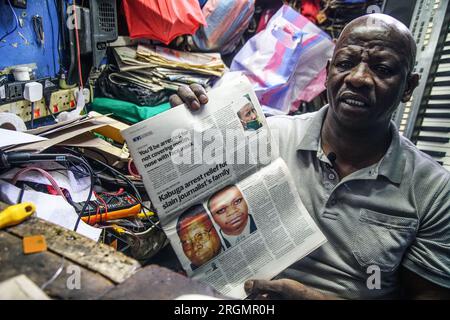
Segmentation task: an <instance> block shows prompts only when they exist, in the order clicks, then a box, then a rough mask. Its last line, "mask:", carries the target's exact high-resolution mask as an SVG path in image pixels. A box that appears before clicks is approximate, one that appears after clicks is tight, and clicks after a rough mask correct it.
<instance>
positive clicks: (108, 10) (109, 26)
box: [98, 2, 116, 32]
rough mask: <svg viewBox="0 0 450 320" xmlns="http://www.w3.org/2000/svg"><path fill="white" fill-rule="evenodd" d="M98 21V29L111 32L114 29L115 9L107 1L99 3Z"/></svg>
mask: <svg viewBox="0 0 450 320" xmlns="http://www.w3.org/2000/svg"><path fill="white" fill-rule="evenodd" d="M98 23H99V27H100V30H102V31H103V32H112V31H114V30H115V28H116V24H115V10H114V7H113V5H112V4H110V3H108V2H102V3H100V6H99V19H98Z"/></svg>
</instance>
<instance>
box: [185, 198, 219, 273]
mask: <svg viewBox="0 0 450 320" xmlns="http://www.w3.org/2000/svg"><path fill="white" fill-rule="evenodd" d="M177 233H178V237H179V238H180V241H181V245H182V247H183V251H184V253H185V255H186V257H188V259H189V260H190V261H191V262H192V264H194V265H195V266H197V267H199V266H201V265H202V264H204V263H205V262H207V261H209V260H210V259H211V258H213V257H215V256H216V255H217V254H218V253H219V252H220V250H221V248H222V245H221V243H220V238H219V235H218V234H217V231H216V229H214V226H213V224H212V221H211V220H210V218H209V216H208V214H207V213H206V211H205V209H204V208H203V206H202V205H197V206H194V207H192V208H189V209H188V210H187V211H185V212H184V213H183V214H182V215H181V216H180V217H179V218H178V222H177Z"/></svg>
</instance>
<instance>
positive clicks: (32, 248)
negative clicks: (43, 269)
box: [23, 235, 47, 254]
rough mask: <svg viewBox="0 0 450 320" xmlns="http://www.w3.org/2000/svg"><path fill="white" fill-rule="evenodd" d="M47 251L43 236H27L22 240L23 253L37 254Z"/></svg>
mask: <svg viewBox="0 0 450 320" xmlns="http://www.w3.org/2000/svg"><path fill="white" fill-rule="evenodd" d="M42 251H47V243H46V242H45V237H44V236H43V235H37V236H28V237H24V238H23V253H25V254H30V253H37V252H42Z"/></svg>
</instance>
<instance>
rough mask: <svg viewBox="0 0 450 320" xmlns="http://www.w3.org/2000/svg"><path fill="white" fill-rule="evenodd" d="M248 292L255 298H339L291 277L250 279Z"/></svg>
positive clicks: (247, 287) (247, 283) (246, 289)
mask: <svg viewBox="0 0 450 320" xmlns="http://www.w3.org/2000/svg"><path fill="white" fill-rule="evenodd" d="M244 288H245V291H246V292H247V294H248V295H249V296H250V297H251V298H253V299H255V300H265V299H275V300H281V299H283V300H339V299H340V298H339V297H337V296H333V295H328V294H324V293H322V292H319V291H317V290H315V289H313V288H310V287H308V286H305V285H303V284H302V283H300V282H297V281H294V280H290V279H279V280H249V281H246V282H245V285H244Z"/></svg>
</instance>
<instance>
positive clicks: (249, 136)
mask: <svg viewBox="0 0 450 320" xmlns="http://www.w3.org/2000/svg"><path fill="white" fill-rule="evenodd" d="M208 97H209V103H208V104H207V105H206V106H204V107H203V108H201V109H200V110H199V111H196V112H191V111H190V110H188V109H187V108H186V107H185V106H179V107H176V108H173V109H171V110H169V111H167V112H165V113H163V114H160V115H159V116H156V117H154V118H151V119H148V120H146V121H143V122H140V123H138V124H136V125H134V126H131V127H130V128H128V129H126V130H124V131H122V134H123V136H124V138H125V139H126V141H127V143H128V146H129V149H130V153H131V154H132V156H133V159H134V162H135V165H136V167H137V169H138V171H139V173H140V174H141V175H142V177H143V180H144V185H145V187H146V190H147V192H148V194H149V196H150V199H151V201H152V202H153V204H154V206H155V208H156V209H157V212H158V215H159V218H160V220H161V224H162V227H163V229H164V231H165V233H166V234H167V237H168V238H169V240H170V242H171V245H172V247H173V248H174V250H175V252H176V254H177V256H178V258H179V260H180V262H181V264H182V265H183V268H184V269H185V270H186V272H187V274H188V275H189V276H191V277H192V278H194V279H197V280H200V281H202V282H205V283H207V284H209V285H211V286H213V287H214V288H215V289H216V290H218V291H219V292H221V293H223V294H225V295H227V296H230V297H234V298H244V297H245V296H246V294H245V291H244V282H245V281H246V280H248V279H271V278H272V277H274V276H275V275H277V274H278V273H279V272H281V271H282V270H284V269H285V268H286V267H288V266H289V265H291V264H292V263H294V262H295V261H297V260H298V259H300V258H302V257H303V256H305V255H307V254H308V253H310V252H311V251H313V250H314V249H316V248H318V247H319V246H320V245H322V244H323V243H324V242H325V241H326V239H325V237H324V236H323V234H322V232H321V231H320V229H319V228H318V227H317V226H316V224H315V223H314V221H313V220H312V218H311V217H310V215H309V214H308V212H307V210H306V208H305V207H304V205H303V203H302V202H301V199H300V197H299V195H298V192H297V190H296V188H295V184H294V182H293V180H292V177H291V176H290V173H289V171H288V169H287V166H286V164H285V163H284V161H283V160H282V159H281V158H279V157H278V152H277V145H276V137H275V134H273V133H271V131H270V130H269V128H268V125H267V122H266V120H265V118H264V114H263V113H262V111H261V107H260V105H259V102H258V100H257V98H256V96H255V94H254V92H253V90H252V87H251V85H250V83H249V82H248V80H246V78H245V77H243V78H240V79H238V80H234V81H232V83H230V84H227V85H222V86H220V87H218V88H216V89H214V90H211V91H210V92H209V93H208Z"/></svg>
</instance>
